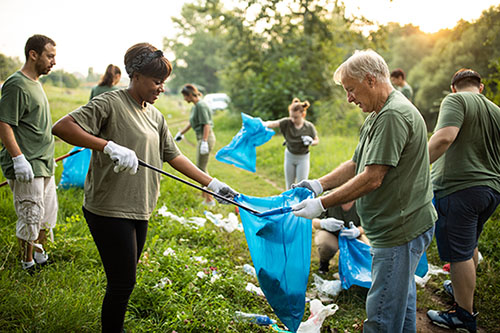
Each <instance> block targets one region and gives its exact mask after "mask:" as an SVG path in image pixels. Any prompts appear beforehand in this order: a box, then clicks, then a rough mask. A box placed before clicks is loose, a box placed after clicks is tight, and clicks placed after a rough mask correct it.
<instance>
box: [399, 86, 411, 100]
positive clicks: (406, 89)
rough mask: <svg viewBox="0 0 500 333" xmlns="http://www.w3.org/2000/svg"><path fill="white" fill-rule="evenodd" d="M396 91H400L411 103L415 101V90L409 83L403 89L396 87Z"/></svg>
mask: <svg viewBox="0 0 500 333" xmlns="http://www.w3.org/2000/svg"><path fill="white" fill-rule="evenodd" d="M396 89H397V90H399V91H400V92H401V93H402V94H403V95H405V97H406V98H408V99H409V100H410V101H413V89H412V88H411V86H410V85H409V84H408V83H407V84H405V85H404V86H402V87H396Z"/></svg>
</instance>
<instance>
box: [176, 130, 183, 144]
mask: <svg viewBox="0 0 500 333" xmlns="http://www.w3.org/2000/svg"><path fill="white" fill-rule="evenodd" d="M182 139H184V134H182V133H181V131H179V132H177V134H176V135H175V137H174V140H175V141H177V142H179V141H181V140H182Z"/></svg>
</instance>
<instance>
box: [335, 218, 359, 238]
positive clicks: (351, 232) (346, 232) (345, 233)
mask: <svg viewBox="0 0 500 333" xmlns="http://www.w3.org/2000/svg"><path fill="white" fill-rule="evenodd" d="M359 235H361V231H359V229H358V227H356V226H355V225H354V222H352V221H351V222H349V229H347V228H346V229H342V231H341V232H340V234H339V236H342V237H347V238H349V239H354V238H358V237H359Z"/></svg>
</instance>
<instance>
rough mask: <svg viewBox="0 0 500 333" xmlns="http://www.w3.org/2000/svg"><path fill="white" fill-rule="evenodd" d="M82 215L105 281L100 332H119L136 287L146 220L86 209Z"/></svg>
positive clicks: (145, 231)
mask: <svg viewBox="0 0 500 333" xmlns="http://www.w3.org/2000/svg"><path fill="white" fill-rule="evenodd" d="M83 215H84V216H85V219H86V220H87V224H88V226H89V229H90V233H91V234H92V237H93V238H94V242H95V244H96V246H97V250H98V251H99V255H100V256H101V260H102V264H103V266H104V271H105V272H106V278H107V280H108V281H107V282H108V283H107V285H106V295H105V296H104V301H103V302H102V311H101V323H102V331H103V332H122V331H123V321H124V319H125V311H126V310H127V304H128V300H129V298H130V294H132V291H133V290H134V286H135V275H136V270H137V262H138V260H139V258H140V256H141V252H142V249H143V247H144V243H145V241H146V234H147V230H148V221H147V220H130V219H124V218H115V217H107V216H100V215H96V214H93V213H91V212H89V211H88V210H86V209H85V208H83Z"/></svg>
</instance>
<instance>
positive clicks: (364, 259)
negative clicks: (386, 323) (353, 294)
mask: <svg viewBox="0 0 500 333" xmlns="http://www.w3.org/2000/svg"><path fill="white" fill-rule="evenodd" d="M370 249H371V246H370V245H367V244H365V243H363V242H361V241H359V240H357V239H348V238H347V237H339V252H340V253H339V275H340V283H341V285H342V288H344V289H349V288H350V287H351V286H352V285H353V284H355V285H357V286H360V287H364V288H370V287H371V285H372V273H371V267H372V256H371V254H370ZM427 270H428V263H427V255H426V252H424V253H423V254H422V257H421V258H420V261H419V262H418V265H417V270H416V271H415V275H418V276H420V277H423V276H424V275H425V274H426V273H427Z"/></svg>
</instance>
